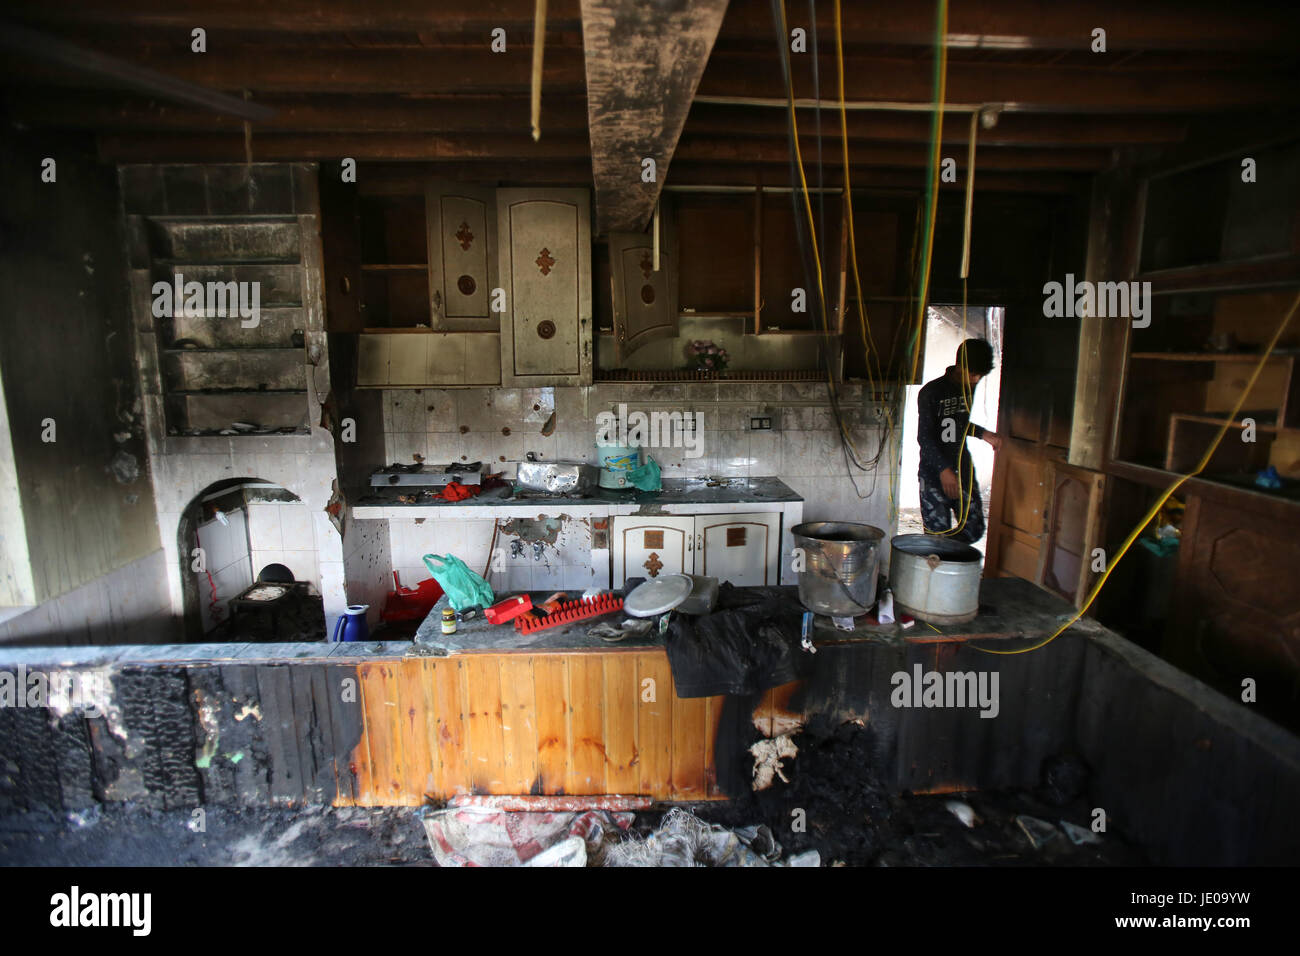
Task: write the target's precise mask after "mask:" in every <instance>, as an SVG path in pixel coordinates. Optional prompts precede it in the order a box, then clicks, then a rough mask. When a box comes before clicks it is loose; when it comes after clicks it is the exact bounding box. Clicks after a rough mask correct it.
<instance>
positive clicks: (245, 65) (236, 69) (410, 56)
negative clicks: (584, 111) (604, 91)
mask: <svg viewBox="0 0 1300 956" xmlns="http://www.w3.org/2000/svg"><path fill="white" fill-rule="evenodd" d="M133 62H135V63H138V64H139V65H141V66H143V67H146V68H156V69H159V70H163V69H165V70H166V72H167V73H168V74H170V75H172V76H175V77H176V78H177V79H179V80H182V81H184V82H188V83H193V84H198V85H201V86H204V87H208V88H210V89H216V90H228V91H235V90H252V91H253V92H254V94H255V97H256V96H257V95H259V94H266V93H333V94H345V93H350V94H361V93H434V94H440V95H450V94H483V93H511V92H527V90H528V88H529V83H530V78H531V72H532V54H531V51H530V49H529V48H526V47H523V46H520V47H518V48H511V49H510V50H509V51H508V52H506V53H497V54H494V53H492V52H490V51H489V50H488V49H487V48H486V47H484V49H483V50H482V51H475V50H465V49H460V48H458V49H455V50H450V51H448V50H417V49H398V50H313V49H310V48H306V49H304V48H302V47H286V48H268V49H250V48H246V47H239V48H236V49H225V50H216V49H209V50H208V52H207V53H204V54H202V55H197V54H189V55H186V56H183V57H182V56H176V55H173V54H171V53H168V52H160V51H157V50H141V51H139V52H138V53H137V54H136V58H135V59H134V60H133ZM39 79H40V80H41V81H44V82H46V83H49V84H51V85H54V86H61V87H69V86H72V87H77V86H84V85H87V84H85V83H84V81H83V80H82V79H81V78H80V76H79V75H78V74H76V73H73V72H69V71H60V72H59V73H57V74H56V73H49V72H46V73H43V74H41V76H40V77H39ZM545 88H546V90H547V91H548V92H549V93H551V94H552V95H554V94H565V95H571V94H575V93H578V94H580V93H582V92H583V91H584V90H585V88H586V74H585V72H584V69H583V56H582V51H581V50H573V49H566V48H561V49H557V50H548V51H547V55H546V69H545Z"/></svg>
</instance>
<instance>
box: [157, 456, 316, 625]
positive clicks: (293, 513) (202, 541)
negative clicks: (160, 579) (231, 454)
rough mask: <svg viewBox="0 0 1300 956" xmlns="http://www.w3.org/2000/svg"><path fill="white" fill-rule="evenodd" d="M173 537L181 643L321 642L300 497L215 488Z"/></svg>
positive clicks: (255, 488) (310, 527) (265, 484)
mask: <svg viewBox="0 0 1300 956" xmlns="http://www.w3.org/2000/svg"><path fill="white" fill-rule="evenodd" d="M176 535H177V550H178V556H179V561H180V568H179V573H180V576H181V577H180V580H181V591H182V596H183V602H184V633H185V639H186V640H187V641H190V642H199V641H206V642H224V641H238V642H247V641H313V640H324V639H325V637H326V634H325V616H324V608H323V602H322V600H321V576H320V565H319V561H320V557H319V549H318V546H317V542H316V532H315V525H314V522H313V520H312V514H311V511H310V509H309V508H308V507H307V505H306V504H305V503H304V502H303V501H302V499H301V498H299V497H298V495H296V494H294V493H293V492H292V491H290V490H289V489H287V488H285V487H283V486H282V485H278V484H275V483H274V482H270V481H265V480H262V479H260V478H232V479H225V480H222V481H218V482H214V483H213V484H211V485H209V486H208V487H206V488H204V489H203V490H202V491H201V492H199V493H198V494H197V495H195V496H194V498H192V499H191V500H190V502H189V504H188V505H186V507H185V509H184V510H183V511H182V513H181V517H180V521H179V523H178V526H177V529H176ZM285 569H287V573H284V571H285ZM277 572H279V573H277ZM258 583H273V584H274V585H277V586H278V587H270V588H257V589H255V588H254V585H255V584H258Z"/></svg>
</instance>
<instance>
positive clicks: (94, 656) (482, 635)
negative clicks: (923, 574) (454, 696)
mask: <svg viewBox="0 0 1300 956" xmlns="http://www.w3.org/2000/svg"><path fill="white" fill-rule="evenodd" d="M780 590H781V591H782V592H784V593H787V594H789V595H790V600H792V601H796V602H797V601H798V589H797V588H795V587H793V586H789V587H783V588H781V589H780ZM570 593H571V594H573V595H574V596H576V594H577V592H570ZM505 596H506V595H504V594H503V595H498V599H500V598H503V597H505ZM535 596H536V597H538V598H545V597H548V596H549V595H548V594H546V593H541V592H537V593H536V595H535ZM443 600H444V601H445V600H446V599H445V597H444V598H443ZM1073 611H1074V609H1073V608H1072V607H1071V606H1070V605H1069V604H1068V603H1067V602H1066V601H1063V600H1062V599H1061V598H1058V597H1056V596H1055V595H1052V594H1049V593H1048V592H1046V591H1044V590H1042V589H1041V588H1038V587H1035V586H1034V585H1033V584H1030V583H1029V582H1028V581H1024V580H1021V579H1020V578H986V579H984V580H983V581H981V582H980V613H979V615H978V616H977V617H976V618H975V620H973V621H971V622H970V623H968V624H948V625H938V626H934V627H932V626H930V625H928V624H924V623H922V622H920V621H918V622H917V623H916V624H915V625H914V626H913V627H911V628H909V629H907V630H906V631H904V630H903V629H902V628H900V627H899V626H898V625H896V624H888V625H884V626H880V625H875V626H868V625H866V624H863V623H861V622H862V621H863V620H864V619H862V618H859V619H858V620H859V623H858V625H857V626H856V627H855V628H854V630H853V631H840V630H837V629H836V628H835V626H834V625H833V624H832V623H831V621H830V619H829V618H825V617H820V616H819V617H818V618H817V619H816V629H815V637H814V643H815V644H818V645H829V644H842V643H853V642H866V643H883V644H895V645H902V644H905V643H913V642H917V643H928V642H945V641H951V642H959V641H969V640H986V639H991V638H1001V639H1004V640H1006V639H1013V640H1014V639H1030V640H1041V639H1042V638H1044V637H1047V636H1048V635H1050V634H1051V633H1052V632H1053V631H1055V630H1056V629H1057V628H1058V627H1060V626H1061V624H1063V623H1065V621H1067V620H1069V618H1070V616H1071V615H1072V614H1073ZM441 612H442V604H441V602H440V603H439V606H437V607H435V608H434V610H433V612H432V613H431V614H430V615H429V616H428V617H427V618H426V619H425V620H424V622H423V623H421V625H420V629H419V631H418V632H417V634H416V639H415V640H414V641H363V642H357V643H343V644H333V643H328V642H325V641H317V642H314V643H306V644H117V645H107V646H80V647H3V648H0V669H12V668H15V667H18V666H24V667H27V668H28V669H36V668H45V669H50V668H64V667H67V668H85V667H105V666H125V665H159V666H163V665H174V664H177V663H185V662H194V663H212V662H223V663H225V662H229V663H234V664H247V663H253V662H276V661H286V660H318V661H320V662H322V663H329V664H352V663H365V662H369V661H376V660H385V659H387V660H394V659H397V660H400V659H402V658H405V657H442V656H447V655H449V654H460V653H473V652H485V651H487V652H491V651H495V652H498V653H499V652H502V651H576V652H584V651H585V652H591V651H597V650H603V651H611V650H612V651H617V650H620V649H631V650H637V649H645V648H648V647H662V646H663V644H664V642H663V639H662V638H661V637H659V636H658V635H657V634H651V635H649V636H647V637H646V638H642V639H640V640H639V641H637V640H635V639H631V638H629V639H628V640H624V641H618V642H615V643H612V644H611V643H608V642H606V641H602V640H601V639H600V638H593V637H589V636H588V635H587V628H588V627H590V626H591V625H592V624H594V623H596V622H597V621H599V620H609V621H618V620H620V619H621V618H620V616H619V615H616V614H610V615H607V616H606V617H604V618H591V619H588V620H586V621H582V622H580V623H579V624H575V625H570V626H568V627H556V628H547V629H545V630H541V631H538V632H536V633H535V634H532V635H529V636H528V637H526V638H521V637H520V635H518V634H517V633H516V631H515V629H514V627H513V626H512V625H510V624H503V625H499V626H493V625H490V624H488V623H487V621H486V620H484V619H482V618H478V619H477V620H475V621H470V622H464V623H458V625H457V630H456V634H454V635H449V636H448V637H447V638H444V637H443V635H442V621H441ZM1075 631H1080V632H1084V633H1091V634H1098V633H1106V629H1105V628H1104V627H1102V626H1101V625H1100V624H1098V623H1097V622H1096V621H1095V620H1093V619H1091V618H1087V617H1085V618H1082V619H1081V620H1080V621H1079V622H1078V623H1077V624H1075V625H1074V626H1073V627H1071V629H1070V632H1071V633H1074V632H1075Z"/></svg>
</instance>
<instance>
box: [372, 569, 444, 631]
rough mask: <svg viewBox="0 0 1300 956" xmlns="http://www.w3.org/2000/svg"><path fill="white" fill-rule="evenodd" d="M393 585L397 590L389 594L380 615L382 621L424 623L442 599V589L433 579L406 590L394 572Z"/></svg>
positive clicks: (427, 579)
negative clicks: (439, 599)
mask: <svg viewBox="0 0 1300 956" xmlns="http://www.w3.org/2000/svg"><path fill="white" fill-rule="evenodd" d="M393 585H394V586H395V587H396V589H397V590H395V591H389V592H388V600H386V601H385V602H384V610H383V611H382V612H380V615H379V619H380V620H382V621H423V620H424V619H425V618H426V617H428V616H429V612H430V611H432V610H433V606H434V605H435V604H437V603H438V598H440V597H442V587H441V586H440V585H439V584H438V582H437V581H435V580H434V579H433V578H426V579H425V580H423V581H421V582H420V586H419V587H414V588H404V587H402V579H401V578H399V577H398V575H397V572H396V571H394V572H393Z"/></svg>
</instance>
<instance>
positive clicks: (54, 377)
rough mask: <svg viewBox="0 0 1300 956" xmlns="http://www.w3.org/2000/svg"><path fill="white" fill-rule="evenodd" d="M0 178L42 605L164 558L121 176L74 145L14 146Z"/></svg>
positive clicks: (5, 328)
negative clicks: (49, 171)
mask: <svg viewBox="0 0 1300 956" xmlns="http://www.w3.org/2000/svg"><path fill="white" fill-rule="evenodd" d="M46 157H49V158H52V159H54V160H55V163H56V166H55V170H54V174H55V181H54V182H48V183H47V182H42V178H41V174H42V160H43V159H44V158H46ZM0 176H3V183H4V188H3V189H0V373H2V375H3V381H4V392H5V401H6V404H7V407H8V414H9V425H10V431H11V433H12V442H13V453H14V459H15V461H16V463H17V478H18V488H19V495H20V499H21V502H22V511H23V517H24V519H25V526H26V541H27V547H28V551H29V553H30V557H31V563H32V577H33V590H34V598H35V600H36V601H37V602H43V601H45V600H47V599H48V598H51V597H54V596H56V595H59V594H63V593H65V592H67V591H70V590H72V589H73V588H76V587H78V586H80V585H83V584H86V583H87V582H89V581H92V580H93V579H96V578H100V577H102V576H104V575H107V574H109V573H110V572H112V571H115V570H117V569H119V568H122V567H125V566H126V565H128V564H131V563H133V562H135V561H137V560H139V559H141V558H144V557H146V556H147V555H150V554H151V553H152V552H155V551H157V550H158V548H159V546H160V544H159V538H158V529H157V524H156V521H155V518H154V497H153V489H152V486H151V483H150V479H149V473H148V463H147V452H146V447H145V439H144V429H143V422H142V415H141V405H140V395H139V382H138V377H137V374H136V369H135V359H134V344H133V343H134V336H133V333H132V329H131V324H130V315H129V302H128V291H127V282H126V267H125V259H124V255H123V248H124V246H123V242H122V238H121V230H120V225H119V223H120V217H119V215H118V208H117V189H116V179H115V175H114V172H113V170H112V168H111V167H108V166H103V165H100V164H98V163H97V162H95V161H94V159H93V157H92V156H91V155H90V153H89V152H88V150H87V149H85V148H84V147H83V144H82V143H81V142H79V141H76V140H56V139H51V138H50V137H41V138H40V140H39V141H37V140H35V139H32V138H27V137H15V136H12V135H8V136H6V138H5V141H4V143H3V145H0ZM51 419H52V420H53V423H54V424H53V427H54V433H53V434H54V438H55V440H54V441H44V440H43V439H42V433H43V431H46V429H47V428H48V424H43V423H47V420H51ZM47 434H48V432H47ZM6 520H7V521H8V519H6Z"/></svg>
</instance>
